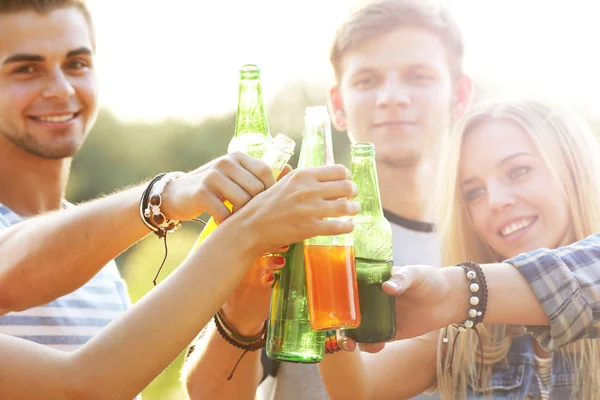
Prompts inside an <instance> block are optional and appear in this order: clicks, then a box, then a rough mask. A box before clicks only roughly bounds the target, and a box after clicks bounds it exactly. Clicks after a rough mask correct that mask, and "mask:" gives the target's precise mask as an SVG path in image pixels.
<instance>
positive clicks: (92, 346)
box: [0, 166, 358, 400]
mask: <svg viewBox="0 0 600 400" xmlns="http://www.w3.org/2000/svg"><path fill="white" fill-rule="evenodd" d="M348 178H349V171H347V170H346V169H345V168H343V167H342V166H329V167H323V168H319V169H310V170H301V171H294V172H292V173H290V174H289V175H288V176H286V177H285V178H284V179H282V180H281V182H279V183H278V184H277V185H275V186H274V187H272V188H271V189H269V190H267V191H265V192H264V193H261V194H260V195H258V196H256V197H255V198H254V199H253V200H252V201H250V202H249V203H248V204H247V205H246V206H245V207H243V208H242V209H241V210H239V211H238V212H236V213H235V214H233V216H231V217H230V218H228V219H227V220H226V221H225V222H224V223H223V224H222V225H221V226H220V227H219V228H218V229H216V230H215V231H214V232H213V233H212V234H211V235H210V236H209V237H208V238H207V239H206V240H205V241H204V243H203V244H202V245H201V246H200V247H199V248H198V249H197V250H196V251H195V252H194V253H193V254H192V255H191V256H190V257H188V258H187V259H186V260H185V261H184V262H183V264H182V265H181V266H180V267H179V268H178V269H177V270H176V271H175V272H173V273H172V274H171V275H170V276H169V277H168V278H167V279H166V280H165V281H163V282H162V283H160V284H159V286H158V287H157V288H155V289H154V290H153V291H152V292H150V293H149V294H148V295H147V296H146V297H144V298H143V299H142V300H140V301H139V302H138V303H136V304H135V305H134V306H133V307H132V309H130V310H129V311H127V312H126V313H125V314H123V315H122V316H121V317H119V318H118V319H117V320H115V321H113V322H112V323H111V324H110V325H109V326H108V327H107V328H106V329H105V330H103V331H102V333H101V334H99V335H98V336H96V337H94V338H93V339H92V340H90V341H89V342H88V343H86V344H85V345H84V346H83V347H81V348H80V349H79V350H77V351H76V352H73V353H63V352H59V351H54V350H52V349H48V348H45V347H43V346H40V345H36V344H33V343H28V342H26V341H22V340H19V339H15V338H10V337H0V352H1V353H2V357H0V378H1V379H0V393H2V394H3V395H5V396H6V397H7V398H11V399H28V398H37V397H39V393H44V398H45V399H49V400H53V399H71V398H85V399H95V398H98V399H106V398H111V399H130V398H132V397H134V396H135V395H136V394H138V393H139V392H140V391H141V390H142V389H143V388H144V387H145V386H146V385H147V384H148V383H150V382H151V381H152V379H153V378H154V377H156V375H158V374H159V373H160V371H162V370H163V369H164V368H165V367H166V366H168V365H169V363H170V362H171V361H172V360H173V359H174V358H175V357H176V356H177V355H178V354H179V352H180V351H181V350H182V349H183V348H184V347H185V346H186V345H187V344H188V343H189V342H190V341H191V340H192V339H193V337H194V336H195V335H196V334H197V333H198V332H199V331H200V329H201V328H202V327H203V326H204V325H205V324H206V323H207V321H208V320H209V319H210V318H211V316H212V315H214V313H215V312H216V311H217V310H218V309H219V307H221V305H222V304H223V302H224V301H225V299H226V298H227V296H229V294H230V293H231V291H232V290H233V288H235V287H236V285H238V284H239V283H240V281H241V280H242V279H243V276H244V274H245V273H246V270H247V268H248V267H249V266H250V264H251V263H252V260H254V259H257V258H258V257H259V256H260V255H261V254H262V253H263V252H265V251H267V250H269V249H275V248H278V247H280V246H281V245H284V244H287V243H292V242H297V241H301V240H303V239H305V238H308V237H312V236H315V235H331V234H339V233H346V232H350V231H351V230H352V222H351V221H324V220H323V217H327V216H330V217H335V216H341V215H354V214H355V213H356V212H357V211H358V207H357V206H356V204H354V203H353V202H351V201H346V200H327V198H329V196H333V197H334V198H341V197H344V196H345V195H347V191H345V190H344V188H345V187H348V185H351V182H350V181H349V180H348ZM234 244H235V245H234ZM215 266H218V268H216V267H215ZM190 310H193V312H190Z"/></svg>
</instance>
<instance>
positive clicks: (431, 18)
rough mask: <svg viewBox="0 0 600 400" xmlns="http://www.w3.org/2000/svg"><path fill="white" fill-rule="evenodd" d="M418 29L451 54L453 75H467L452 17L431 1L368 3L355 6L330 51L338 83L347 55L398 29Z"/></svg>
mask: <svg viewBox="0 0 600 400" xmlns="http://www.w3.org/2000/svg"><path fill="white" fill-rule="evenodd" d="M401 28H418V29H423V30H425V31H427V32H430V33H432V34H434V35H436V36H437V37H438V38H439V39H440V40H441V41H442V43H443V45H444V47H445V48H446V51H447V53H448V63H449V65H448V66H449V69H450V73H451V74H452V76H453V77H454V78H455V79H458V78H459V77H460V76H462V75H463V66H462V62H463V53H464V45H463V39H462V35H461V33H460V30H459V29H458V25H457V24H456V22H455V21H454V19H453V18H452V16H451V15H450V13H449V12H448V11H447V10H446V9H445V8H443V7H442V6H440V5H437V4H434V3H432V2H431V1H429V0H367V1H361V2H359V3H358V4H357V6H355V7H354V8H353V9H352V10H351V11H350V13H349V14H348V16H347V17H346V18H345V19H344V21H343V22H342V23H341V24H340V25H339V26H338V28H337V30H336V33H335V35H334V38H333V42H332V44H331V47H330V51H329V59H330V61H331V65H332V67H333V71H334V74H335V78H336V80H337V81H338V82H339V81H340V78H341V76H342V73H343V71H342V68H341V60H342V57H343V56H344V54H345V53H346V52H347V51H348V50H350V49H352V48H355V47H356V46H359V45H361V44H362V43H364V42H366V41H368V40H371V39H373V38H376V37H378V36H381V35H385V34H387V33H389V32H392V31H394V30H396V29H401Z"/></svg>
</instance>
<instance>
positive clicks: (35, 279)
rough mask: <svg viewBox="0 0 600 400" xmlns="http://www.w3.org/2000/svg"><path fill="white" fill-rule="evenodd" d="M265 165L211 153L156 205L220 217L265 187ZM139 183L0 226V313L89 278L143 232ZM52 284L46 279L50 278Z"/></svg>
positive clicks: (184, 215)
mask: <svg viewBox="0 0 600 400" xmlns="http://www.w3.org/2000/svg"><path fill="white" fill-rule="evenodd" d="M274 183H275V180H274V178H273V176H272V172H271V171H270V169H269V168H268V166H267V165H266V164H265V163H263V162H262V161H259V160H255V159H253V158H251V157H248V156H246V155H244V154H241V153H236V154H231V155H227V156H224V157H221V158H218V159H216V160H214V161H212V162H210V163H208V164H206V165H204V166H202V167H200V168H198V169H197V170H195V171H192V172H190V173H188V174H186V175H185V176H183V177H181V178H178V179H176V180H175V181H172V182H171V183H169V184H168V185H167V186H166V188H165V191H164V193H163V203H164V206H162V207H161V211H163V213H164V214H165V216H166V217H167V218H170V219H176V220H180V221H187V220H191V219H193V218H195V217H197V216H198V215H200V214H201V213H202V212H204V211H206V212H208V213H210V214H211V215H213V216H214V217H215V218H216V219H217V221H219V222H221V221H223V220H224V219H225V218H227V217H228V216H229V214H230V212H229V210H228V209H227V208H226V207H225V206H224V205H223V203H222V200H221V199H228V200H229V201H230V202H231V203H232V204H234V206H236V207H237V208H239V207H242V206H243V205H244V204H246V202H248V200H250V198H252V196H255V195H257V194H258V193H260V192H261V191H262V190H264V189H265V188H268V187H270V186H272V185H273V184H274ZM145 186H146V185H142V186H140V187H136V188H132V189H129V190H125V191H123V192H120V193H117V194H113V195H111V196H108V197H106V198H102V199H99V200H95V201H91V202H89V203H86V204H82V205H79V206H76V207H73V208H71V209H68V210H62V211H58V212H53V213H49V214H45V215H40V216H37V217H34V218H31V219H29V220H26V221H24V222H22V223H19V224H17V225H15V226H13V227H11V228H10V229H7V230H2V231H0V315H2V314H5V313H7V312H10V311H20V310H24V309H27V308H31V307H34V306H36V305H40V304H45V303H48V302H50V301H52V300H54V299H56V298H57V297H60V296H62V295H64V294H67V293H70V292H72V291H74V290H76V289H77V288H79V287H80V286H82V285H83V284H84V283H86V282H87V281H88V280H89V279H91V278H92V277H93V276H94V275H95V274H96V273H97V272H98V271H99V270H100V269H101V268H102V267H103V266H104V265H106V263H108V262H109V261H110V260H111V259H113V258H114V257H116V256H117V255H119V254H120V253H121V252H122V251H124V250H126V249H127V248H129V247H130V246H131V245H132V244H134V243H135V242H137V241H138V240H140V239H141V238H143V237H144V236H146V235H147V234H148V233H149V232H150V230H149V229H148V228H147V227H146V226H145V225H144V224H143V223H142V220H141V218H140V213H139V202H140V197H141V195H142V192H143V191H144V189H145ZM49 282H52V284H49Z"/></svg>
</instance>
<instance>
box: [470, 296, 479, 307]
mask: <svg viewBox="0 0 600 400" xmlns="http://www.w3.org/2000/svg"><path fill="white" fill-rule="evenodd" d="M469 303H471V305H472V306H476V305H477V304H479V297H477V296H472V297H471V298H470V299H469Z"/></svg>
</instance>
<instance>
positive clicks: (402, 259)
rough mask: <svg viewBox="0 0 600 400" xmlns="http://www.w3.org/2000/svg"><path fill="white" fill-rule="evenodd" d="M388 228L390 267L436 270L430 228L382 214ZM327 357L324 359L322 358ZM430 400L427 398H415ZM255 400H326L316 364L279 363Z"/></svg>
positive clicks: (437, 258)
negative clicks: (426, 267) (389, 226)
mask: <svg viewBox="0 0 600 400" xmlns="http://www.w3.org/2000/svg"><path fill="white" fill-rule="evenodd" d="M384 215H385V217H386V218H387V220H388V221H389V222H390V224H391V225H392V242H393V252H394V265H396V266H402V265H407V264H426V265H433V266H440V250H439V248H440V246H439V243H438V240H437V235H436V234H435V233H434V232H433V225H432V224H429V223H424V222H418V221H412V220H408V219H406V218H403V217H401V216H399V215H396V214H393V213H391V212H389V211H384ZM326 357H327V356H326ZM417 398H419V399H420V398H423V399H434V398H435V397H432V396H430V395H421V396H418V397H416V398H415V399H417ZM256 399H257V400H323V399H329V396H327V392H326V390H325V387H324V386H323V381H322V380H321V375H320V373H319V367H318V366H317V365H316V364H294V363H279V368H278V371H277V373H276V376H275V377H274V376H272V375H269V376H268V377H267V378H266V379H265V380H264V381H263V382H262V383H261V384H260V385H259V387H258V391H257V395H256Z"/></svg>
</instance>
